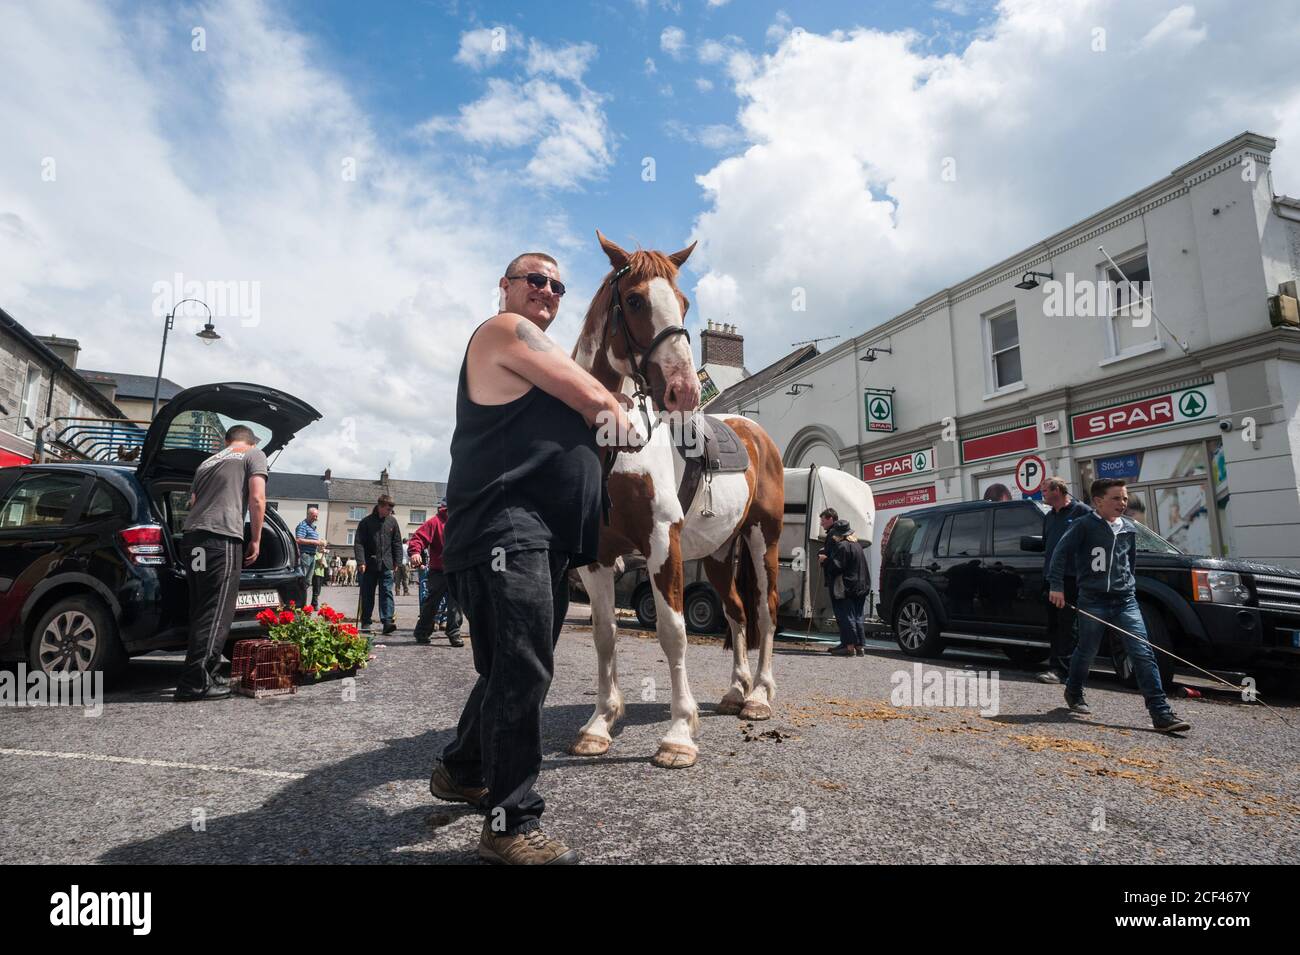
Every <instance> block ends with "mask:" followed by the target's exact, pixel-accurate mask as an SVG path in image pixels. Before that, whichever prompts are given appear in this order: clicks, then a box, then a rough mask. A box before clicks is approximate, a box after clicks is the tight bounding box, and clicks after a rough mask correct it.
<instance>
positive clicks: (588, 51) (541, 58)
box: [525, 40, 596, 83]
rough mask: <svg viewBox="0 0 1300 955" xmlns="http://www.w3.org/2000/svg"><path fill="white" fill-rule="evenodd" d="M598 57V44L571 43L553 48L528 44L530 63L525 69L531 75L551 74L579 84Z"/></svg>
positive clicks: (533, 41) (539, 44)
mask: <svg viewBox="0 0 1300 955" xmlns="http://www.w3.org/2000/svg"><path fill="white" fill-rule="evenodd" d="M595 57H596V44H594V43H571V44H569V45H567V46H561V47H552V46H550V45H549V44H543V43H538V42H537V41H536V40H530V41H529V42H528V62H527V63H526V64H525V68H526V69H527V70H528V72H529V73H530V74H537V73H550V74H552V75H554V76H558V77H559V78H560V79H564V80H572V81H573V82H575V83H576V82H578V81H579V80H581V79H582V75H583V74H584V73H586V72H587V67H588V66H589V65H591V61H592V60H593V59H595Z"/></svg>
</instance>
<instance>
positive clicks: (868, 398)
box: [863, 388, 894, 431]
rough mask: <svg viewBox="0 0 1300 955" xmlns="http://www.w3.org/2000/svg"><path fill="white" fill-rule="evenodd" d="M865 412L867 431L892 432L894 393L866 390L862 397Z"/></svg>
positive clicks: (872, 389) (890, 391) (873, 389)
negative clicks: (864, 403)
mask: <svg viewBox="0 0 1300 955" xmlns="http://www.w3.org/2000/svg"><path fill="white" fill-rule="evenodd" d="M863 398H864V400H865V402H866V410H867V430H868V431H893V430H894V392H893V391H892V390H889V391H880V390H877V389H875V388H868V389H867V390H866V393H865V394H864V396H863Z"/></svg>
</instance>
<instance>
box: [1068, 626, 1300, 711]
mask: <svg viewBox="0 0 1300 955" xmlns="http://www.w3.org/2000/svg"><path fill="white" fill-rule="evenodd" d="M1065 605H1066V606H1067V607H1069V608H1070V609H1072V610H1074V611H1076V612H1078V613H1081V614H1083V615H1084V616H1085V617H1088V618H1090V619H1092V620H1096V621H1097V622H1098V623H1100V624H1103V625H1105V626H1107V627H1110V628H1111V629H1112V630H1118V631H1119V632H1120V633H1122V634H1124V635H1125V636H1126V637H1132V638H1133V639H1134V640H1138V641H1140V642H1142V643H1145V644H1146V645H1147V646H1148V647H1150V648H1151V649H1153V650H1159V651H1160V652H1161V653H1163V654H1165V655H1166V656H1170V657H1173V658H1174V659H1175V660H1177V661H1178V662H1179V663H1185V664H1186V665H1187V666H1189V667H1191V668H1192V669H1193V670H1196V671H1197V672H1199V673H1204V674H1205V675H1206V676H1208V677H1209V678H1210V679H1211V680H1217V681H1219V682H1220V683H1222V684H1223V685H1224V686H1226V687H1227V688H1228V689H1230V690H1232V691H1234V692H1240V691H1241V690H1242V689H1243V688H1242V687H1240V686H1236V685H1234V684H1232V683H1229V682H1228V681H1227V680H1225V679H1224V678H1223V677H1221V676H1216V675H1215V674H1213V673H1211V672H1210V671H1209V670H1206V669H1204V668H1203V667H1198V666H1197V665H1196V664H1195V663H1193V662H1192V661H1190V660H1184V659H1183V658H1182V657H1180V656H1179V655H1178V654H1176V653H1174V652H1173V651H1172V650H1166V649H1165V648H1164V647H1158V646H1156V645H1155V644H1154V643H1152V642H1151V641H1150V640H1147V639H1145V638H1143V637H1139V636H1138V635H1137V634H1136V633H1130V632H1129V631H1127V630H1125V629H1124V628H1123V627H1120V626H1116V625H1115V624H1113V623H1111V622H1110V621H1109V620H1102V619H1101V617H1098V616H1097V615H1096V614H1091V613H1088V611H1086V610H1084V609H1082V608H1081V607H1076V606H1075V605H1074V604H1072V603H1070V602H1069V601H1066V604H1065ZM1254 697H1255V702H1257V703H1260V704H1262V705H1263V706H1264V708H1265V709H1266V710H1268V711H1269V712H1270V713H1272V714H1273V715H1274V716H1276V717H1277V718H1278V719H1280V720H1281V721H1282V723H1283V724H1284V725H1285V726H1286V727H1287V728H1288V729H1294V727H1292V726H1291V724H1290V723H1288V722H1287V721H1286V718H1285V717H1284V716H1283V715H1282V714H1281V713H1279V712H1278V711H1277V710H1275V709H1273V707H1271V706H1269V705H1268V704H1267V703H1265V702H1264V699H1263V697H1261V696H1260V695H1259V694H1258V693H1255V694H1254ZM1247 702H1249V701H1247Z"/></svg>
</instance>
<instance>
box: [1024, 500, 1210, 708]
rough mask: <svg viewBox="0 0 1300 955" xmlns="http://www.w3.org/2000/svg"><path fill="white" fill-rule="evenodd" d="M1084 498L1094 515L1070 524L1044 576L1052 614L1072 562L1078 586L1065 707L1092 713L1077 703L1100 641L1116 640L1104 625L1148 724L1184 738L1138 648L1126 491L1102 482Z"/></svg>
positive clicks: (1151, 663)
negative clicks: (1075, 640) (1123, 655)
mask: <svg viewBox="0 0 1300 955" xmlns="http://www.w3.org/2000/svg"><path fill="white" fill-rule="evenodd" d="M1091 493H1092V506H1093V508H1094V510H1093V513H1091V514H1087V515H1085V516H1084V517H1081V518H1079V519H1078V520H1076V521H1075V522H1074V524H1073V525H1071V527H1070V529H1069V530H1068V531H1066V532H1065V535H1064V536H1063V537H1062V538H1061V540H1060V542H1059V543H1058V544H1057V545H1056V548H1055V550H1054V551H1053V553H1052V562H1051V565H1050V567H1049V569H1048V580H1049V581H1050V586H1051V588H1052V589H1051V593H1049V594H1048V600H1050V601H1051V603H1052V605H1053V606H1054V607H1056V608H1057V609H1058V610H1059V609H1061V608H1063V607H1064V606H1065V568H1066V564H1067V563H1068V562H1069V561H1070V560H1071V559H1073V561H1074V566H1075V570H1076V573H1077V574H1078V578H1079V603H1078V607H1079V610H1080V614H1079V645H1078V646H1077V647H1075V650H1074V655H1073V656H1072V657H1070V672H1069V675H1068V676H1067V677H1066V680H1065V704H1066V706H1068V707H1069V708H1070V710H1071V711H1072V712H1074V713H1085V714H1086V713H1091V712H1092V710H1091V709H1090V708H1089V706H1088V703H1087V701H1086V700H1085V699H1084V698H1083V684H1084V681H1085V680H1086V679H1087V677H1088V671H1089V670H1090V669H1091V668H1092V661H1093V660H1094V659H1095V658H1096V656H1097V650H1098V649H1099V648H1100V647H1101V641H1102V638H1103V637H1104V636H1105V635H1106V633H1107V632H1112V633H1118V631H1114V630H1111V628H1110V627H1108V626H1106V624H1105V623H1102V621H1106V623H1109V624H1112V625H1113V626H1115V627H1120V628H1122V629H1123V630H1125V631H1127V632H1128V633H1126V634H1123V640H1124V650H1125V652H1127V653H1128V658H1129V660H1130V661H1131V662H1132V664H1133V672H1134V674H1135V675H1136V676H1137V681H1138V686H1139V687H1140V688H1141V690H1142V696H1143V697H1144V698H1145V700H1146V704H1147V711H1148V712H1149V713H1150V714H1151V722H1152V724H1153V725H1154V726H1155V728H1156V729H1157V730H1159V731H1160V732H1162V733H1181V732H1185V731H1187V730H1189V729H1191V726H1190V724H1188V723H1186V722H1184V721H1183V720H1180V719H1179V718H1178V717H1177V716H1176V715H1175V714H1174V711H1173V709H1172V708H1171V707H1170V706H1169V700H1168V698H1167V697H1166V696H1165V690H1164V687H1163V686H1161V684H1160V670H1159V668H1158V667H1157V666H1156V658H1155V652H1154V651H1153V650H1152V649H1151V647H1150V646H1148V645H1147V643H1146V642H1145V641H1146V639H1147V630H1146V624H1144V623H1143V622H1142V612H1141V610H1140V609H1139V607H1138V602H1137V596H1136V593H1137V578H1136V577H1135V576H1134V574H1133V566H1134V563H1133V562H1134V556H1135V555H1136V553H1137V530H1136V527H1135V526H1134V524H1133V522H1132V521H1131V520H1129V519H1128V518H1127V517H1125V516H1124V511H1125V510H1126V509H1127V508H1128V489H1127V488H1126V487H1125V482H1124V481H1123V480H1121V479H1119V478H1101V479H1100V480H1097V481H1093V482H1092V488H1091ZM1128 634H1133V635H1135V636H1136V637H1140V638H1141V639H1140V640H1139V639H1134V637H1132V636H1129V635H1128Z"/></svg>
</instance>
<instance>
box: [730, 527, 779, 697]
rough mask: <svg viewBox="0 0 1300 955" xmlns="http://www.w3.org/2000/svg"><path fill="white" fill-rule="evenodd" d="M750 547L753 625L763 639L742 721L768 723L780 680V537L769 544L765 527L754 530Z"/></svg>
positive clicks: (750, 532) (751, 624)
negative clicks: (776, 673) (776, 668)
mask: <svg viewBox="0 0 1300 955" xmlns="http://www.w3.org/2000/svg"><path fill="white" fill-rule="evenodd" d="M744 543H745V544H747V545H748V547H749V553H748V555H747V556H748V557H749V559H750V560H752V561H753V562H754V563H753V567H754V576H755V577H756V578H757V579H756V581H755V588H754V589H755V597H754V611H753V612H752V613H751V614H750V617H751V619H750V621H749V625H750V626H751V627H754V628H756V630H755V632H756V633H757V634H758V638H759V644H758V646H759V649H758V680H757V681H756V682H755V683H754V689H753V690H752V691H751V692H750V693H749V695H748V696H746V698H745V705H744V707H743V708H742V709H741V711H740V716H741V719H746V720H768V719H771V718H772V701H773V700H774V699H776V680H775V678H773V676H772V643H773V641H774V640H775V638H776V609H777V602H778V598H777V593H776V585H777V573H778V569H777V568H778V566H779V565H778V559H779V557H780V547H779V544H780V537H779V535H772V538H771V540H770V541H769V540H768V539H767V537H766V536H765V535H764V533H763V529H762V528H761V527H752V528H750V530H749V532H748V533H747V534H746V535H745V541H744Z"/></svg>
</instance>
